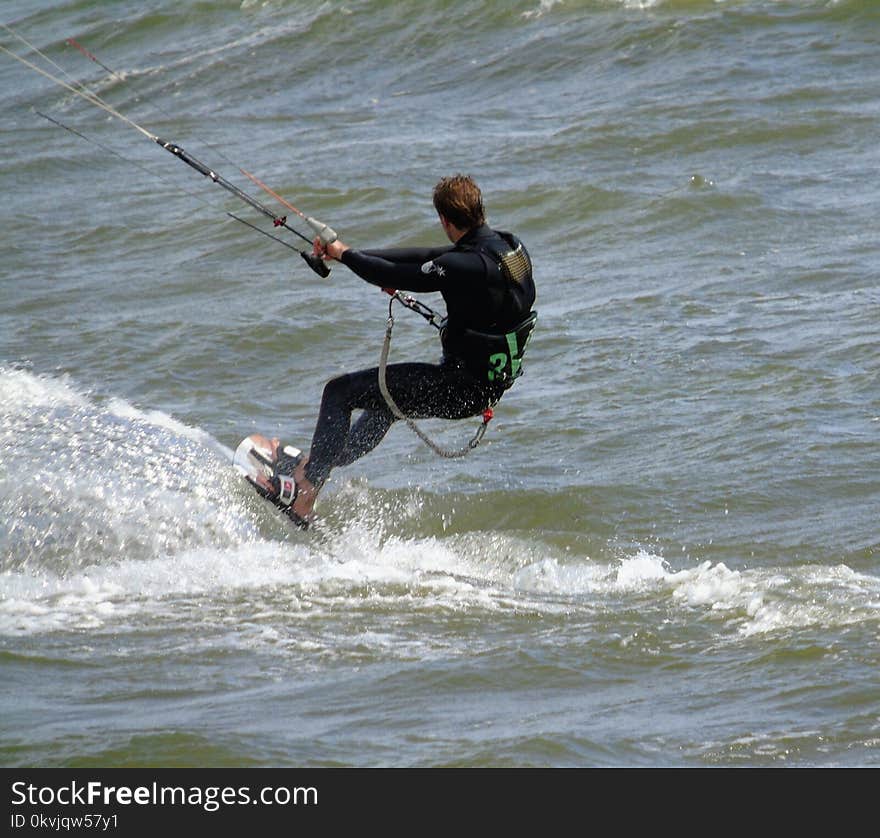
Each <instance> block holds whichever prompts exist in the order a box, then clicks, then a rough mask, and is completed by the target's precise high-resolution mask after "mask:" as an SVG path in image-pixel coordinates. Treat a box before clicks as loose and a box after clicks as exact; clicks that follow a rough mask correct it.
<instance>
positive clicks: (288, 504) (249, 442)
mask: <svg viewBox="0 0 880 838" xmlns="http://www.w3.org/2000/svg"><path fill="white" fill-rule="evenodd" d="M302 458H303V453H302V451H300V449H299V448H295V447H294V446H292V445H283V444H281V443H280V442H278V443H276V442H273V441H272V440H271V439H269V438H268V437H265V436H263V435H262V434H251V435H250V436H248V437H245V438H244V439H243V440H242V441H241V442H240V443H239V444H238V448H236V449H235V454H234V455H233V457H232V465H233V467H234V468H235V470H236V471H237V472H238V473H239V474H241V475H242V476H243V477H244V478H245V480H247V482H248V483H250V485H251V486H253V487H254V489H255V490H256V491H257V493H258V494H260V495H261V496H262V497H264V498H265V499H266V500H268V501H269V502H270V503H272V504H273V505H274V506H276V507H278V509H280V510H281V511H282V512H284V514H285V515H287V517H288V518H290V520H291V521H293V523H294V524H296V526H298V527H299V528H300V529H303V530H304V529H308V525H309V523H308V521H306V520H304V519H302V518H300V517H299V515H297V514H296V513H295V512H294V511H293V502H294V500H296V493H297V486H296V481H295V480H294V479H293V472H294V470H295V469H296V467H297V466H298V465H299V463H300V462H301V460H302Z"/></svg>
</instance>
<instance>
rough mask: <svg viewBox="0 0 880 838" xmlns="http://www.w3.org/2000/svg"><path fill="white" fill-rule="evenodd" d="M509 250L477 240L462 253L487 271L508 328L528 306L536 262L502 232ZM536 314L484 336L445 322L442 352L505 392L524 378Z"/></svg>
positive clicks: (491, 292) (490, 289) (490, 291)
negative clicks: (452, 327) (471, 255)
mask: <svg viewBox="0 0 880 838" xmlns="http://www.w3.org/2000/svg"><path fill="white" fill-rule="evenodd" d="M498 235H499V237H500V238H501V240H502V241H503V243H504V245H505V247H499V243H498V242H497V241H492V240H490V241H488V242H486V241H477V242H469V243H467V244H465V245H461V246H460V248H459V249H461V250H464V251H469V252H473V253H476V254H478V255H479V256H480V257H481V258H482V260H483V263H484V264H485V266H486V277H487V293H488V294H489V295H490V298H492V299H493V302H494V307H495V308H496V309H497V310H500V311H501V315H500V316H499V318H498V319H499V320H501V322H505V321H506V323H510V322H511V320H513V318H514V317H516V316H517V313H518V312H521V311H522V310H523V309H524V308H526V305H525V296H526V294H527V290H528V286H530V285H531V282H532V260H531V259H530V258H529V254H528V251H526V249H525V247H524V245H523V243H522V242H521V241H519V239H517V238H516V236H514V235H512V234H511V233H503V232H499V233H498ZM537 319H538V313H537V312H535V311H530V312H529V313H528V315H527V316H526V317H525V318H523V319H521V320H519V322H517V324H516V325H515V326H514V327H513V328H512V329H509V328H507V329H505V330H504V331H501V330H498V331H495V330H492V329H488V330H486V331H481V330H477V329H470V328H460V329H458V330H457V331H455V332H452V331H451V330H450V329H449V327H448V324H447V323H445V322H444V324H443V327H444V328H443V329H442V330H441V340H442V341H443V347H444V349H445V350H447V351H448V352H449V353H450V354H452V355H456V356H458V357H460V358H462V360H463V361H464V362H465V365H466V366H467V367H468V369H470V370H471V372H473V374H474V375H476V376H477V377H480V378H482V377H484V376H485V380H487V381H490V382H493V383H496V384H501V385H503V386H504V388H505V389H507V388H508V387H510V386H511V385H512V384H513V382H514V381H515V380H516V379H517V378H519V376H520V375H522V357H523V353H524V352H525V350H526V346H527V345H528V342H529V338H530V337H531V334H532V330H533V329H534V328H535V322H536V321H537Z"/></svg>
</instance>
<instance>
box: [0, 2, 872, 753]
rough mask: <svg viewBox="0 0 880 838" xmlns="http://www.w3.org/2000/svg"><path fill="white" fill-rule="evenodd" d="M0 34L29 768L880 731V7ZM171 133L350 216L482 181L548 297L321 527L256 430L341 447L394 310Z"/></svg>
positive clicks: (415, 216) (403, 436) (100, 20)
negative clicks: (314, 437) (323, 416)
mask: <svg viewBox="0 0 880 838" xmlns="http://www.w3.org/2000/svg"><path fill="white" fill-rule="evenodd" d="M2 23H3V27H2V28H0V46H3V47H4V48H5V49H6V50H8V51H11V52H12V53H14V54H15V55H17V56H19V57H20V58H22V59H24V60H26V61H28V62H30V64H32V65H34V66H33V67H32V66H28V65H25V64H23V63H22V62H21V61H19V60H16V59H15V58H14V57H12V56H11V55H9V54H8V52H0V114H2V122H0V147H2V155H0V194H2V196H3V201H2V206H0V301H2V302H0V415H2V418H0V677H2V681H3V684H4V689H3V690H2V692H0V764H3V765H4V766H7V767H34V766H38V767H99V766H100V767H116V766H160V767H184V766H196V767H203V766H264V767H266V766H279V767H288V766H299V767H318V766H354V767H363V766H393V767H436V766H510V767H548V766H566V767H567V766H595V767H609V766H625V767H630V766H633V767H714V766H747V767H752V766H755V767H758V766H764V767H767V766H774V767H775V766H779V767H784V766H801V767H803V766H823V767H834V766H850V767H853V766H878V765H880V674H878V673H880V555H878V551H880V526H878V509H880V440H878V434H880V386H878V385H880V380H878V370H880V348H878V341H877V323H878V316H880V282H878V280H880V245H878V242H877V218H878V217H880V199H878V193H877V188H876V179H877V171H878V169H880V143H878V141H877V136H878V125H880V92H878V91H880V5H878V4H877V3H875V2H856V1H855V0H837V1H836V2H835V0H802V1H801V2H795V0H791V2H786V1H785V0H775V1H774V0H723V1H722V2H710V0H656V1H655V2H648V0H646V1H645V2H635V0H555V1H554V0H514V1H513V2H503V3H502V2H497V0H496V1H493V0H446V1H445V2H429V3H424V2H415V0H395V2H386V1H385V0H348V2H336V0H321V1H320V2H319V0H303V1H302V2H292V0H286V2H284V1H282V0H261V1H259V2H258V0H226V1H225V2H214V3H196V2H192V3H181V2H170V1H169V0H156V1H155V2H146V3H143V2H133V1H132V0H116V2H111V3H105V2H97V0H65V2H52V3H50V2H38V1H37V0H7V2H4V4H3V11H2ZM69 38H73V39H75V41H76V43H77V44H79V45H80V46H81V47H82V48H83V49H84V50H87V51H88V53H90V54H91V56H92V57H89V55H88V54H86V53H85V52H83V51H81V50H79V49H77V48H76V46H75V45H73V44H71V43H69V42H68V39H69ZM35 67H38V68H39V69H40V70H43V71H44V72H45V73H48V74H50V75H51V76H53V77H54V79H52V78H49V77H47V76H46V75H43V74H41V73H40V72H38V70H37V69H35ZM61 82H63V83H64V84H62V83H61ZM79 84H82V85H85V87H86V89H87V90H88V91H91V92H92V93H93V94H95V95H97V96H99V97H100V99H101V101H102V102H104V103H106V104H107V106H109V107H110V108H112V109H114V110H115V111H116V112H117V113H118V114H120V115H122V116H123V117H125V119H121V118H118V117H117V116H114V115H113V114H112V113H110V112H109V111H108V110H106V109H102V108H101V107H99V106H97V105H96V104H94V103H92V102H89V101H86V100H85V99H84V98H83V96H81V95H78V94H76V93H75V92H74V90H73V89H72V88H77V85H79ZM65 85H67V86H65ZM77 89H81V88H77ZM47 117H49V118H51V119H49V118H47ZM52 120H54V121H52ZM126 120H128V121H126ZM58 123H61V124H60V125H59V124H58ZM138 128H140V129H144V130H145V131H146V132H147V133H148V134H151V135H156V136H160V137H162V138H164V139H166V140H170V141H173V142H176V143H179V144H180V145H182V146H183V147H184V148H185V149H186V150H187V152H189V153H191V154H192V155H194V156H195V157H196V158H198V159H199V160H201V161H203V162H204V163H206V164H207V165H209V166H210V167H211V168H213V169H214V170H215V171H216V172H217V173H218V174H220V175H221V176H223V177H224V178H226V179H227V180H228V181H229V182H232V183H234V184H235V185H237V186H238V187H239V188H241V189H243V190H245V191H247V192H248V193H249V194H252V195H254V197H256V198H258V200H260V201H261V202H264V203H265V204H266V205H267V206H270V207H271V208H272V210H273V211H275V212H277V213H279V214H282V213H284V212H287V210H286V209H285V208H284V207H283V206H282V205H280V204H278V203H277V202H275V201H274V199H273V198H272V197H271V196H269V195H267V194H265V193H263V192H261V191H260V190H259V189H258V188H257V187H255V186H254V185H253V184H252V183H251V182H250V181H249V180H248V179H247V178H245V177H244V176H243V175H242V173H241V171H240V168H244V169H246V170H248V171H250V172H253V173H255V174H256V175H257V176H258V177H259V178H260V179H262V180H263V181H265V182H266V183H267V184H269V185H270V186H271V188H272V189H273V190H275V191H277V192H278V193H279V194H280V195H282V196H284V197H285V198H286V199H287V200H288V201H290V202H292V203H293V204H294V205H296V206H297V207H300V208H301V209H302V210H303V211H305V212H306V213H307V214H311V215H314V216H317V217H318V218H320V219H322V220H324V221H326V222H327V223H330V224H331V225H332V226H333V227H334V228H335V229H336V230H337V231H339V233H340V236H341V237H342V238H343V239H344V240H345V241H346V242H347V243H349V244H351V245H353V246H373V247H379V246H391V245H395V244H417V243H422V244H439V243H442V241H443V237H442V231H441V230H440V228H439V226H438V224H437V223H436V217H435V215H434V213H433V209H432V207H431V201H430V194H431V189H432V187H433V185H434V183H435V182H436V180H437V179H438V178H439V177H440V176H441V175H444V174H448V173H452V172H456V171H464V172H469V173H471V174H472V175H473V176H474V177H475V178H476V179H477V181H478V182H479V183H480V185H481V187H482V189H483V192H484V196H485V200H486V205H487V210H488V214H489V220H490V223H492V224H493V225H494V226H496V227H499V228H501V229H509V230H512V231H514V232H516V233H517V234H518V235H519V236H521V238H522V239H523V240H524V241H525V243H526V245H527V247H528V248H529V250H530V252H531V254H532V257H533V261H534V265H535V274H536V280H537V283H538V302H537V304H536V308H537V310H538V311H539V324H538V328H537V330H536V332H535V334H534V337H533V340H532V342H531V345H530V348H529V352H528V354H527V357H526V361H525V375H524V376H523V377H522V378H521V379H520V380H519V381H518V382H517V384H516V385H515V386H514V388H513V389H512V390H511V391H510V392H509V393H508V394H507V395H506V396H505V397H504V399H503V400H502V402H501V403H500V404H499V406H498V408H497V411H496V417H495V419H494V420H493V421H492V423H491V424H490V426H489V430H488V433H487V435H486V437H485V440H484V442H483V444H482V445H481V446H480V447H478V448H477V449H476V450H475V451H473V452H472V453H471V454H469V455H468V456H467V457H464V458H461V459H454V460H449V459H442V458H438V457H437V456H436V455H435V454H434V453H433V452H432V451H431V450H430V449H429V448H428V447H427V446H425V445H424V444H423V442H421V441H420V440H419V439H418V438H417V437H416V436H415V435H414V434H413V433H412V432H411V431H410V430H409V429H408V428H406V427H405V426H404V425H403V424H402V423H398V424H397V425H396V426H395V427H394V428H393V429H392V430H391V432H390V433H389V435H388V437H387V438H386V440H385V441H384V442H383V444H382V445H381V446H380V447H379V448H378V449H376V451H374V452H373V453H371V454H370V455H368V456H367V457H365V458H363V459H362V460H361V461H359V462H357V463H356V464H354V465H352V466H351V467H349V468H347V469H340V470H337V471H336V472H334V474H333V478H332V480H331V482H330V483H329V484H328V485H327V487H326V489H325V492H324V493H323V494H322V496H321V498H320V501H319V504H318V508H317V511H318V513H319V519H318V521H317V522H316V525H315V526H314V527H313V528H312V529H311V530H310V531H309V532H307V533H301V532H299V531H297V530H294V529H292V528H291V527H290V526H289V525H288V524H287V523H286V522H285V521H284V520H283V519H282V518H280V517H279V516H278V515H277V514H276V513H275V512H274V511H273V509H272V508H271V507H269V506H268V505H267V504H266V503H265V502H263V501H262V500H261V499H260V498H258V497H257V496H256V495H255V494H254V493H253V492H252V491H251V490H250V489H249V488H248V487H247V486H246V485H244V484H243V483H242V481H241V479H240V478H239V477H238V476H237V475H236V474H235V472H234V471H233V470H232V468H231V452H232V449H234V447H235V446H236V444H237V443H238V441H239V440H240V439H241V438H242V437H244V436H245V435H247V434H250V433H253V432H260V433H265V434H269V435H276V436H280V437H282V438H283V439H285V440H286V441H289V442H291V443H293V444H295V445H298V446H300V447H304V448H307V447H308V444H309V440H310V437H311V433H312V429H313V427H314V422H315V418H316V415H317V408H318V404H319V401H320V396H321V391H322V388H323V385H324V383H325V381H326V380H327V379H328V378H329V377H331V376H333V375H336V374H338V373H340V372H342V371H345V370H351V369H358V368H361V367H364V366H371V365H373V364H375V363H377V362H378V358H379V354H380V351H381V346H382V339H383V336H384V330H385V321H386V318H387V315H388V298H387V297H386V296H384V295H383V294H381V293H380V292H378V290H377V289H375V288H373V287H371V286H368V285H366V284H365V283H363V282H361V281H360V280H359V279H357V277H355V276H354V275H353V274H351V273H350V272H349V271H348V270H347V269H346V268H345V267H344V266H336V267H334V269H333V273H332V275H331V277H330V278H329V279H321V278H319V277H318V276H317V275H315V274H314V273H312V272H311V271H310V270H309V269H308V267H307V266H306V265H305V263H304V262H303V261H302V260H301V259H300V258H299V256H297V255H296V253H294V252H292V251H291V250H289V249H287V248H285V247H282V246H281V245H280V244H278V243H277V242H273V241H271V240H270V239H268V238H266V237H265V236H262V235H260V234H259V233H258V232H255V231H254V230H252V229H250V228H249V227H247V226H245V225H244V224H240V223H238V222H237V221H235V220H234V219H232V218H230V217H229V216H228V214H227V213H229V212H232V213H235V214H236V215H239V216H241V217H242V218H244V219H246V220H248V221H250V222H251V223H253V224H255V225H257V226H258V227H260V229H261V230H263V231H265V232H271V233H273V234H274V235H277V236H279V237H283V239H284V241H286V242H288V243H290V244H292V245H293V246H295V247H299V246H301V245H303V242H302V241H301V240H299V239H297V238H295V237H294V236H292V235H288V233H289V231H286V230H277V229H274V228H273V226H272V223H271V220H269V219H266V218H264V217H263V216H261V215H260V214H259V213H256V212H254V211H253V210H252V209H251V208H250V207H248V206H247V205H246V204H245V203H243V202H242V201H240V200H238V199H237V198H236V197H235V196H234V195H232V194H230V193H229V192H228V191H226V190H224V189H222V188H221V187H219V186H218V185H216V184H214V183H212V182H211V180H210V179H207V178H204V177H202V176H200V175H199V174H198V173H197V172H196V171H194V170H193V169H192V168H189V167H188V166H186V165H184V164H183V163H182V162H181V161H179V160H177V159H175V158H174V157H173V156H171V155H169V154H168V153H167V152H166V151H164V150H162V149H161V148H160V147H159V146H158V145H157V144H156V143H153V142H151V141H150V140H149V138H148V137H147V136H145V135H144V133H142V132H141V131H139V130H138ZM288 216H289V218H290V219H291V222H290V223H291V225H292V226H297V222H298V218H297V217H296V216H295V215H292V214H290V213H288ZM304 232H306V233H308V230H307V228H304ZM422 301H423V302H424V303H425V304H427V305H429V306H432V307H437V308H442V301H440V300H439V298H438V297H436V295H433V296H432V295H427V296H425V297H423V298H422ZM391 355H392V360H400V359H404V358H406V359H424V360H433V359H435V358H436V357H437V355H438V345H437V339H436V333H435V331H434V330H433V329H431V328H430V326H428V325H426V324H425V323H424V321H423V320H421V318H419V317H417V316H415V315H414V314H412V313H410V312H407V311H405V310H403V309H401V308H396V309H395V331H394V340H393V343H392V351H391ZM478 422H479V420H478V419H474V420H464V421H462V422H457V423H443V422H439V421H428V422H424V423H422V427H423V429H424V430H425V431H426V432H427V433H429V435H431V436H432V437H433V438H435V439H436V440H437V441H438V442H439V443H440V444H441V445H443V446H445V447H458V446H460V445H462V444H464V443H465V442H466V441H467V440H468V439H469V438H470V437H471V436H472V435H473V433H474V431H475V430H476V427H477V425H478Z"/></svg>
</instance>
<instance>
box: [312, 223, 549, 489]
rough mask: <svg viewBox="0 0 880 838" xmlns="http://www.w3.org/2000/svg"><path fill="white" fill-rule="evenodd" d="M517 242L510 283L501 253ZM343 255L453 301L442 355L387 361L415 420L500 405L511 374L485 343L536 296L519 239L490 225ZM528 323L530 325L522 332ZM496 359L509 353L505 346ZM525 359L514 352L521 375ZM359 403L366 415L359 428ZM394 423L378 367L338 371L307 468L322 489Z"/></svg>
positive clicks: (371, 274) (402, 284) (384, 279)
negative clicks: (496, 363)
mask: <svg viewBox="0 0 880 838" xmlns="http://www.w3.org/2000/svg"><path fill="white" fill-rule="evenodd" d="M517 246H519V247H521V252H522V253H523V254H525V257H524V258H525V264H526V265H527V268H526V269H525V270H524V271H520V273H519V275H518V276H517V277H516V281H512V280H511V279H510V277H509V276H508V275H507V274H505V273H504V272H503V271H502V270H501V269H500V268H499V262H498V254H499V253H508V252H510V251H512V250H514V249H515V248H516V247H517ZM341 261H342V263H343V264H345V265H346V266H347V267H349V268H350V269H351V270H352V271H354V273H356V274H357V275H358V276H360V277H361V278H362V279H364V280H366V281H367V282H369V283H371V284H373V285H377V286H379V287H380V288H395V289H398V290H402V291H414V292H435V291H439V292H440V293H441V295H442V296H443V299H444V301H445V302H446V313H447V318H446V324H445V326H444V329H443V331H442V333H441V338H442V343H443V358H442V360H441V361H440V363H439V364H427V363H401V364H389V365H388V366H387V368H386V382H387V385H388V391H389V393H390V394H391V396H392V398H393V399H394V401H395V402H396V403H397V406H398V407H399V408H400V410H402V411H403V413H404V414H406V415H407V416H409V417H412V418H413V419H424V418H428V417H438V418H443V419H463V418H465V417H468V416H474V415H476V414H479V413H481V412H482V411H484V410H485V409H486V408H487V407H490V406H491V405H493V404H495V403H496V402H497V401H498V400H499V399H500V398H501V396H502V394H503V393H504V391H505V390H506V389H507V388H508V387H510V385H511V384H512V377H510V376H507V375H502V374H499V375H495V373H494V372H493V371H492V370H490V369H489V368H487V366H486V359H485V357H484V355H485V353H486V352H489V351H490V349H491V348H492V347H491V346H489V347H488V348H486V347H485V346H484V344H485V339H486V338H489V337H490V336H499V337H501V336H502V335H504V333H507V332H509V331H510V330H512V329H516V327H517V326H518V325H520V324H521V323H522V322H523V320H524V319H526V318H527V317H528V315H529V314H530V312H531V307H532V305H533V303H534V301H535V286H534V282H533V280H532V276H531V262H530V261H529V260H528V254H527V253H526V252H525V248H524V247H522V245H521V243H520V242H519V241H518V240H516V239H515V238H514V237H512V236H509V234H502V233H498V232H496V231H494V230H492V229H491V228H489V227H488V226H486V225H483V226H481V227H477V228H475V229H473V230H471V231H469V232H468V233H466V234H465V235H464V236H463V237H462V238H461V239H459V241H458V242H457V243H456V244H454V245H452V246H447V247H438V248H396V249H388V250H347V251H345V252H344V253H343V254H342V257H341ZM530 330H531V326H529V327H528V330H527V331H526V332H525V338H524V339H527V337H528V331H530ZM504 336H505V337H507V336H506V335H504ZM496 348H497V347H496ZM502 348H505V347H502ZM521 348H524V346H521ZM510 354H511V355H517V354H521V352H520V353H517V352H516V351H514V352H511V353H510ZM491 357H493V358H495V357H505V358H506V356H504V355H503V353H499V354H498V355H492V356H491ZM519 363H520V362H519V360H518V359H515V360H514V364H515V367H516V371H515V372H514V376H513V377H515V375H516V374H518V371H519ZM508 371H509V367H508ZM355 410H362V411H363V413H362V414H361V416H360V417H359V418H358V420H357V421H356V422H355V424H354V426H352V425H351V414H352V412H353V411H355ZM394 421H395V416H394V414H393V413H392V412H391V409H390V408H389V407H388V404H387V403H386V401H385V399H384V397H383V396H382V393H381V391H380V389H379V376H378V368H377V367H373V368H371V369H366V370H361V371H359V372H353V373H348V374H346V375H341V376H338V377H337V378H333V379H331V380H330V381H329V382H327V385H326V386H325V388H324V394H323V398H322V400H321V410H320V413H319V415H318V422H317V425H316V428H315V433H314V436H313V438H312V446H311V450H310V452H309V462H308V465H307V466H306V476H307V477H308V479H309V480H310V481H311V482H312V483H313V484H314V485H315V486H316V487H320V486H321V485H322V484H323V483H324V481H325V480H326V479H327V477H328V476H329V474H330V471H331V469H332V468H334V467H336V466H345V465H349V464H350V463H353V462H354V461H355V460H357V459H358V458H359V457H362V456H363V455H364V454H366V453H368V452H369V451H371V450H372V449H373V448H375V447H376V445H378V444H379V442H381V440H382V438H383V437H384V436H385V434H386V433H387V431H388V429H389V428H390V427H391V425H392V424H393V423H394Z"/></svg>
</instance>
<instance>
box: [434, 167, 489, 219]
mask: <svg viewBox="0 0 880 838" xmlns="http://www.w3.org/2000/svg"><path fill="white" fill-rule="evenodd" d="M434 209H436V210H437V214H438V215H439V216H440V217H441V218H442V219H445V220H446V221H447V222H449V223H450V224H453V225H454V226H455V227H457V228H458V229H459V230H460V231H461V232H463V233H466V232H467V231H468V230H472V229H473V228H474V227H479V226H480V225H481V224H485V223H486V213H485V210H484V209H483V196H482V194H481V192H480V187H479V186H477V184H476V183H474V181H473V178H471V177H470V176H469V175H452V176H451V177H444V178H441V179H440V181H439V182H438V183H437V185H436V186H435V187H434Z"/></svg>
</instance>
